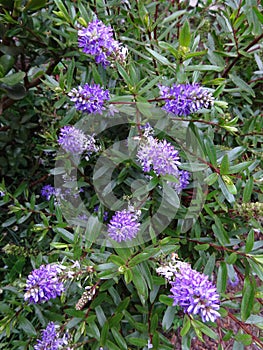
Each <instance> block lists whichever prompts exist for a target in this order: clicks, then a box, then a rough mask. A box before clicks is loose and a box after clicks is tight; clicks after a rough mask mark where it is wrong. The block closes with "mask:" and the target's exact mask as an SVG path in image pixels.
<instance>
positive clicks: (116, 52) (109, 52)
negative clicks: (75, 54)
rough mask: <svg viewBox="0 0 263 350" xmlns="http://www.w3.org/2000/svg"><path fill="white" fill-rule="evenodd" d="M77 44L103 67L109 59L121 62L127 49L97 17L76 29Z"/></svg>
mask: <svg viewBox="0 0 263 350" xmlns="http://www.w3.org/2000/svg"><path fill="white" fill-rule="evenodd" d="M78 44H79V47H80V48H82V50H83V52H84V53H86V54H88V55H91V56H93V57H94V58H95V61H96V63H101V64H102V66H103V67H104V68H106V67H107V66H109V64H110V60H113V59H115V60H116V59H117V60H118V61H120V62H123V61H124V60H125V58H126V56H127V49H125V48H123V47H122V46H121V44H120V43H119V42H118V41H116V40H114V38H113V30H112V28H111V27H110V26H106V25H105V24H104V23H103V22H102V21H100V20H98V19H95V20H94V21H92V22H90V23H89V24H88V27H87V28H82V29H81V30H79V31H78Z"/></svg>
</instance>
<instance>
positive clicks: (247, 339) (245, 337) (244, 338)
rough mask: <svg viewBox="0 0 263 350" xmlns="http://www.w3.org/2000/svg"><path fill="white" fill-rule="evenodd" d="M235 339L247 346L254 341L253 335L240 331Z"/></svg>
mask: <svg viewBox="0 0 263 350" xmlns="http://www.w3.org/2000/svg"><path fill="white" fill-rule="evenodd" d="M235 339H236V340H237V341H239V342H241V343H242V344H244V345H246V346H248V345H250V344H251V343H252V336H251V335H250V334H242V333H239V332H238V333H237V335H236V336H235Z"/></svg>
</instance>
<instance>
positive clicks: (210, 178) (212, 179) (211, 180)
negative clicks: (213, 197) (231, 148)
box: [204, 173, 219, 186]
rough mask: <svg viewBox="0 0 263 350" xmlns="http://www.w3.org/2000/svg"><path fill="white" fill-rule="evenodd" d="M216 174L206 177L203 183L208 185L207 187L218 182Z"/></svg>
mask: <svg viewBox="0 0 263 350" xmlns="http://www.w3.org/2000/svg"><path fill="white" fill-rule="evenodd" d="M218 176H219V174H218V173H212V174H210V175H208V176H207V177H206V178H205V179H204V181H205V182H206V183H207V184H208V186H212V185H213V184H214V183H215V182H216V181H217V180H218Z"/></svg>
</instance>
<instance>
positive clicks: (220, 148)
mask: <svg viewBox="0 0 263 350" xmlns="http://www.w3.org/2000/svg"><path fill="white" fill-rule="evenodd" d="M95 17H97V18H98V19H99V20H101V21H102V22H103V23H104V24H106V25H110V26H111V27H112V28H113V30H114V33H115V34H114V37H115V39H116V40H118V41H119V42H121V43H122V44H123V46H125V47H126V48H127V49H128V55H127V57H126V59H125V61H124V62H113V64H112V65H110V66H108V67H106V68H104V67H103V66H102V65H100V64H97V63H96V62H95V60H94V58H93V57H92V56H91V55H87V54H85V53H83V52H82V50H81V49H80V48H79V47H78V30H79V29H80V28H81V27H86V26H87V25H88V23H90V22H91V21H92V20H93V19H94V18H95ZM262 24H263V13H262V2H261V1H256V0H244V1H240V0H233V1H230V0H229V1H211V0H208V1H190V2H189V1H130V2H129V1H114V0H112V1H67V0H66V1H61V0H55V1H47V0H29V1H26V0H19V1H17V0H15V1H10V0H5V1H3V0H2V1H0V31H1V41H0V98H1V100H0V114H1V115H0V150H1V154H0V171H1V178H2V181H1V184H0V191H1V192H0V193H1V198H0V205H1V212H0V217H1V241H0V244H1V266H0V268H1V281H2V283H1V302H0V313H1V320H0V348H1V349H10V350H11V349H33V348H34V344H35V343H36V340H37V339H39V338H41V330H43V329H45V328H46V326H47V324H48V322H50V321H54V322H55V323H56V325H58V326H59V327H60V330H61V332H66V330H68V331H69V334H70V337H71V338H70V345H69V347H70V348H72V349H73V348H77V349H110V350H113V349H121V350H123V349H147V348H148V349H149V348H153V349H161V350H162V349H163V350H164V349H177V348H178V347H179V348H180V347H181V348H182V349H190V348H191V346H192V348H194V346H195V345H194V344H196V342H197V340H198V339H199V340H200V339H201V340H202V339H203V337H204V336H205V339H207V338H206V337H209V338H210V339H212V340H213V344H217V346H218V349H224V348H225V346H226V345H227V344H228V346H231V347H232V348H233V349H244V348H246V347H249V346H254V349H262V348H263V335H262V333H261V331H262V327H263V315H262V295H263V289H262V280H263V247H262V246H263V244H262V218H263V206H262V197H263V196H262V188H263V183H262V179H263V177H262V173H263V172H262V135H263V133H262V126H263V118H262V107H261V106H262V99H263V96H262V95H263V93H262V91H263V62H262V61H263V54H262V52H263V50H262V48H263V26H262ZM86 83H88V84H91V83H95V84H99V85H101V86H102V87H104V88H107V89H108V90H109V91H110V96H111V99H110V103H111V105H112V106H113V107H114V108H115V113H116V111H117V112H118V113H123V114H125V115H128V116H129V117H130V118H131V119H129V122H128V124H126V125H121V126H120V125H118V123H116V125H115V126H114V123H115V122H113V120H114V118H115V117H116V118H118V115H117V114H118V113H116V116H115V115H113V116H105V115H103V116H96V117H95V119H91V120H97V121H99V123H100V120H107V118H108V119H109V120H110V124H111V125H113V127H112V128H110V129H107V128H106V127H104V129H105V132H104V133H102V135H101V136H100V137H99V138H98V143H99V144H100V147H101V149H102V150H103V149H107V147H109V146H110V145H113V144H114V143H115V142H117V141H118V140H124V139H126V138H127V137H128V135H129V137H136V125H137V126H138V120H136V116H138V115H137V114H138V113H137V112H139V113H140V115H141V123H142V124H145V123H146V122H147V120H148V119H149V120H150V119H152V118H153V119H154V118H155V119H156V118H157V121H158V116H157V117H156V116H153V115H152V114H151V108H152V107H154V108H156V107H159V110H160V111H162V109H161V107H162V106H163V101H162V100H160V99H158V98H159V88H158V85H159V84H161V85H166V86H171V85H172V84H174V83H176V84H185V83H199V84H200V85H201V86H204V87H206V88H208V89H210V90H209V91H211V92H212V93H213V96H214V98H215V103H214V106H213V108H211V109H210V110H206V109H202V110H201V111H200V112H198V113H192V114H191V115H190V116H186V117H182V116H176V115H173V116H172V117H171V120H172V121H173V123H174V124H172V125H174V126H175V127H177V126H178V124H177V123H182V122H183V123H184V124H183V125H184V130H188V135H192V136H189V137H190V139H191V137H192V140H193V138H194V139H195V142H197V143H198V147H199V148H200V149H201V156H200V157H199V158H198V161H197V162H196V166H197V167H199V168H198V169H197V170H198V171H200V172H201V173H203V176H204V183H203V184H202V185H207V188H206V189H205V193H204V194H205V199H204V203H202V210H201V213H198V216H197V217H195V218H194V219H195V220H194V221H191V225H190V226H189V228H188V229H187V230H186V229H184V228H185V224H186V222H185V220H184V218H185V213H186V212H187V208H188V206H189V203H190V202H191V200H192V196H193V187H194V186H193V182H190V184H189V186H188V187H187V188H186V189H185V190H184V191H183V193H182V196H181V201H180V208H179V209H178V210H177V212H176V215H175V217H174V218H173V220H172V221H171V222H170V224H169V226H168V227H166V228H165V229H164V230H163V231H162V232H160V234H159V235H157V236H155V235H153V237H152V239H151V240H148V241H147V242H144V243H142V244H140V245H136V246H134V247H126V248H121V247H119V248H118V247H117V248H113V247H107V246H103V245H98V244H96V242H93V241H92V240H91V241H90V240H89V239H88V236H87V234H86V236H85V232H89V233H90V231H92V229H94V227H93V226H90V225H92V224H93V222H94V218H95V217H96V218H97V217H98V219H99V221H100V222H102V221H103V216H104V215H105V211H109V215H110V217H112V215H113V210H112V209H111V208H106V207H104V205H103V203H100V199H99V196H98V194H97V193H96V192H95V191H94V189H93V187H92V181H93V180H92V179H93V178H92V176H93V175H92V172H93V169H94V167H95V164H96V160H97V155H96V154H95V155H92V156H91V157H90V159H88V160H87V159H82V160H81V169H84V170H83V172H82V173H81V172H80V173H78V186H79V188H80V187H81V188H83V189H84V192H83V193H82V194H81V196H82V197H81V198H82V199H83V202H85V203H86V206H87V208H88V209H89V210H90V211H91V212H93V211H94V209H95V213H94V214H93V215H92V216H91V219H89V221H88V228H87V230H86V231H85V230H84V231H85V232H84V234H83V231H82V230H81V227H80V226H79V225H77V224H76V225H73V224H72V225H70V224H69V223H68V221H67V220H66V219H65V217H64V216H63V215H64V214H65V213H64V212H63V210H64V209H63V210H61V207H60V205H59V204H58V203H57V201H56V198H55V196H51V198H50V200H47V199H46V198H43V196H41V189H42V188H43V186H45V185H47V184H50V185H54V177H53V175H56V174H57V173H58V171H57V170H56V169H57V168H56V166H55V162H56V157H57V152H58V150H59V145H58V143H57V139H58V134H59V130H60V128H61V127H63V126H65V125H74V124H75V123H77V122H78V121H81V119H82V118H83V113H82V112H80V111H77V110H76V108H75V106H74V103H72V102H71V101H70V99H69V97H68V96H67V94H68V93H69V92H70V91H71V90H72V89H73V88H77V86H80V85H83V84H86ZM87 117H89V116H88V115H87V114H86V118H87ZM100 117H101V119H99V118H100ZM94 123H95V121H94ZM105 123H106V122H105ZM106 125H107V124H106ZM104 129H103V130H104ZM184 136H185V135H183V137H184ZM160 137H161V138H162V139H165V138H166V139H167V140H168V141H169V142H173V144H174V145H175V146H177V147H178V149H179V150H180V156H181V158H182V159H184V158H185V159H184V161H185V163H186V164H185V169H186V170H189V171H191V168H189V167H187V159H186V156H185V153H184V151H183V150H182V149H180V147H179V145H178V144H177V143H176V140H174V139H172V137H170V136H169V135H168V136H167V134H165V133H163V134H161V135H160ZM196 140H197V141H196ZM188 141H189V140H188ZM189 142H190V141H189ZM117 151H118V152H117ZM117 151H116V154H115V156H116V159H117V160H116V164H118V166H116V169H115V171H114V173H113V174H112V177H113V180H114V181H113V185H114V186H115V187H114V191H115V194H116V196H118V198H122V196H126V197H129V198H132V193H131V190H130V184H131V182H132V181H133V180H134V179H136V177H138V179H139V177H140V176H141V175H139V174H140V171H139V170H138V169H139V167H138V164H137V165H136V164H135V163H134V162H133V161H132V160H129V159H125V157H123V154H122V153H121V149H120V150H117ZM118 157H119V158H118ZM161 185H162V179H161V178H157V177H156V179H155V180H154V181H152V182H151V185H150V186H149V187H148V190H149V192H151V200H150V202H149V203H148V207H147V211H145V212H144V213H143V215H144V216H143V217H144V218H146V217H147V215H148V214H147V213H148V212H150V210H151V208H156V207H158V205H159V204H160V196H159V192H158V191H160V186H161ZM202 188H205V186H204V187H202ZM137 194H138V195H139V192H137ZM141 194H143V191H142V192H141ZM196 200H198V198H197V199H196ZM173 203H178V200H177V197H176V196H175V195H174V194H171V203H170V204H171V205H173ZM97 206H98V207H97ZM117 209H119V208H117ZM115 210H116V209H115ZM153 210H154V209H153ZM199 214H200V215H199ZM104 219H106V222H108V221H107V220H109V219H107V218H105V217H104ZM186 226H187V225H186ZM175 253H176V254H177V257H178V259H180V260H182V261H185V262H189V263H190V264H191V266H192V268H193V269H195V270H197V271H200V272H202V273H205V274H207V275H208V276H209V277H210V279H211V280H212V281H213V282H214V283H215V284H216V286H217V291H218V293H219V294H220V299H221V308H220V314H221V317H220V318H218V319H217V320H216V322H213V323H212V322H210V323H204V322H201V321H200V319H199V318H198V317H195V316H193V315H190V314H189V315H188V314H185V313H184V312H183V311H182V310H181V308H180V307H178V306H172V304H173V300H172V298H170V297H169V295H170V286H169V283H167V281H165V279H164V278H163V277H162V276H160V275H158V274H157V272H156V268H158V267H159V266H160V265H162V264H167V263H168V261H169V259H171V256H172V257H173V256H174V254H175ZM57 262H59V263H60V264H62V265H63V266H65V269H66V271H71V274H70V272H68V276H70V278H68V279H67V281H66V282H65V283H66V291H65V293H63V294H62V296H61V297H60V298H59V297H58V298H56V299H52V300H49V301H47V302H46V303H43V304H30V303H28V302H25V301H24V293H25V285H26V280H27V276H28V275H29V274H30V273H31V271H32V270H34V269H38V268H39V267H40V266H41V265H45V264H48V263H57ZM229 281H230V282H232V285H233V281H234V282H236V286H235V287H233V286H232V285H231V283H229ZM86 287H88V288H91V290H92V293H90V294H89V296H88V297H87V295H86V299H85V293H86V292H87V291H88V290H90V289H85V288H86ZM85 291H86V292H85ZM83 293H84V299H85V302H83V305H82V306H81V307H77V309H76V304H77V303H78V301H79V300H80V298H81V297H83ZM82 301H83V299H82ZM179 335H180V336H179ZM191 344H192V345H191ZM209 344H210V343H209ZM229 344H230V345H229ZM204 346H205V345H204ZM208 346H210V347H208V348H209V349H211V345H208ZM69 347H68V348H69ZM65 348H67V347H65ZM228 348H229V347H228ZM251 349H252V347H251Z"/></svg>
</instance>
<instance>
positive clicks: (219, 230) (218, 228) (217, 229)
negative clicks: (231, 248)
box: [212, 216, 230, 246]
mask: <svg viewBox="0 0 263 350" xmlns="http://www.w3.org/2000/svg"><path fill="white" fill-rule="evenodd" d="M214 220H215V225H212V230H213V232H214V234H215V236H216V238H217V239H218V241H219V242H220V244H221V245H222V246H224V245H227V244H229V243H230V242H229V237H228V234H227V232H226V230H225V229H224V227H223V225H222V222H221V220H220V218H219V217H217V216H215V217H214Z"/></svg>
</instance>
